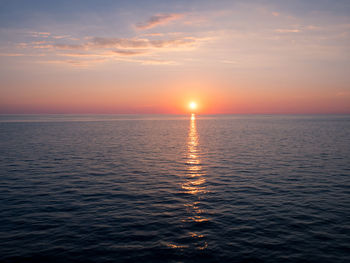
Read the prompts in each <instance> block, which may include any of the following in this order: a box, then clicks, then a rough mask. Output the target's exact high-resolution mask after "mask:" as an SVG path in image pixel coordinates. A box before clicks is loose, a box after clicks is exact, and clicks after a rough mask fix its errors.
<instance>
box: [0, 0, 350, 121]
mask: <svg viewBox="0 0 350 263" xmlns="http://www.w3.org/2000/svg"><path fill="white" fill-rule="evenodd" d="M191 101H195V102H196V103H197V105H198V109H197V112H198V113H200V114H275V113H276V114H328V113H345V114H349V113H350V1H349V0H339V1H337V0H334V1H328V0H317V1H316V0H308V1H302V0H291V1H288V0H286V1H277V0H271V1H263V0H259V1H258V0H256V1H234V0H231V1H225V0H221V1H207V0H194V1H191V0H188V1H185V0H183V1H176V0H173V1H147V0H143V1H132V0H129V1H103V0H101V1H92V0H84V1H74V0H70V1H66V0H62V1H35V0H32V1H17V0H6V1H5V0H0V114H11V113H16V114H22V113H23V114H25V113H35V114H44V113H76V114H78V113H97V114H98V113H121V114H128V113H157V114H158V113H161V114H162V113H164V114H184V113H188V112H189V109H188V104H189V103H190V102H191Z"/></svg>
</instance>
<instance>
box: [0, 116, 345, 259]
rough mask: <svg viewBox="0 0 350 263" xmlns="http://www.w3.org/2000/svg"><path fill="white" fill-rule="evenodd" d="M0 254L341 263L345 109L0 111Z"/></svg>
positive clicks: (9, 256)
mask: <svg viewBox="0 0 350 263" xmlns="http://www.w3.org/2000/svg"><path fill="white" fill-rule="evenodd" d="M0 262H84V263H85V262H97V263H99V262H143V263H145V262H247V263H248V262H317V263H322V262H337V263H340V262H344V263H345V262H350V115H211V116H204V115H203V116H202V115H181V116H178V115H0Z"/></svg>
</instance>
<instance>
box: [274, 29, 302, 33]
mask: <svg viewBox="0 0 350 263" xmlns="http://www.w3.org/2000/svg"><path fill="white" fill-rule="evenodd" d="M275 32H277V33H299V32H301V31H300V30H299V29H276V30H275Z"/></svg>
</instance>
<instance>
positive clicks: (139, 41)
mask: <svg viewBox="0 0 350 263" xmlns="http://www.w3.org/2000/svg"><path fill="white" fill-rule="evenodd" d="M196 42H197V39H196V38H194V37H178V38H172V39H159V40H150V39H147V38H131V39H130V38H129V39H128V38H102V37H95V38H93V39H92V41H91V42H90V43H88V45H89V46H90V47H92V46H93V47H100V48H120V49H139V48H141V49H144V48H179V47H185V46H191V45H194V44H195V43H196Z"/></svg>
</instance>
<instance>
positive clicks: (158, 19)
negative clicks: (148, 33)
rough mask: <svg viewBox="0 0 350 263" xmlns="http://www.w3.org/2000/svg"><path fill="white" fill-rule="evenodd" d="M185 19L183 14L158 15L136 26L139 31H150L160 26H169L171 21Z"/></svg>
mask: <svg viewBox="0 0 350 263" xmlns="http://www.w3.org/2000/svg"><path fill="white" fill-rule="evenodd" d="M182 17H183V14H176V13H172V14H157V15H154V16H152V17H151V18H150V19H148V20H147V21H146V22H143V23H138V24H137V25H136V28H137V29H150V28H153V27H156V26H159V25H165V24H168V23H169V22H170V21H173V20H177V19H180V18H182Z"/></svg>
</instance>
